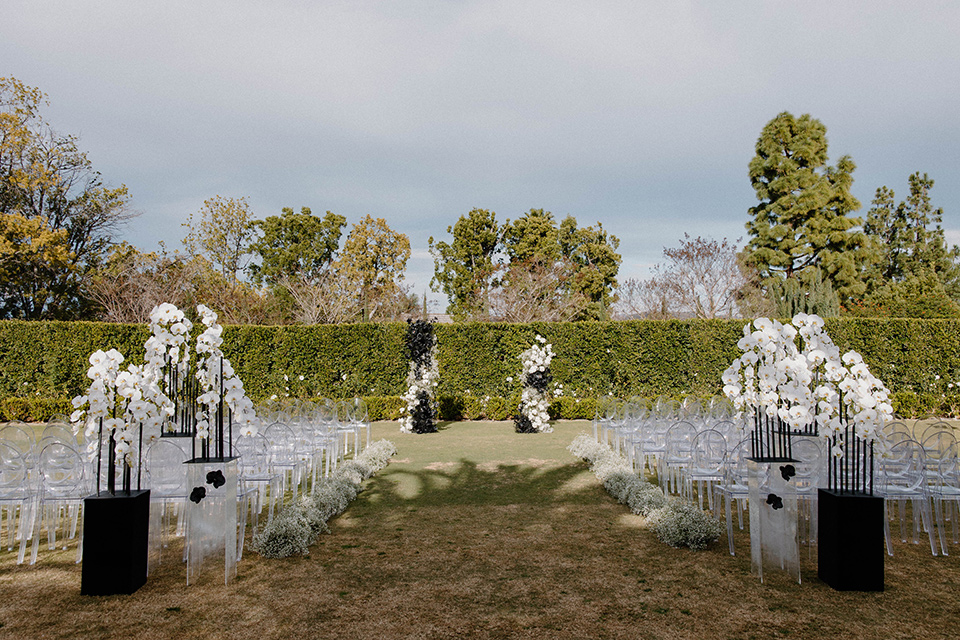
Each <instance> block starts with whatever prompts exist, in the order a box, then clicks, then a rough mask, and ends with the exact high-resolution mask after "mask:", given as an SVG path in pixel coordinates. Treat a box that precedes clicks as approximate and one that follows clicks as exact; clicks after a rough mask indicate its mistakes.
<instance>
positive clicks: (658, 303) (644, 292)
mask: <svg viewBox="0 0 960 640" xmlns="http://www.w3.org/2000/svg"><path fill="white" fill-rule="evenodd" d="M675 302H676V300H675V299H674V294H673V292H672V291H670V290H669V289H668V288H667V287H665V286H664V283H663V282H661V281H659V280H657V279H656V278H649V279H647V280H638V279H636V278H627V279H626V280H625V281H624V282H623V284H621V285H620V287H619V289H618V292H617V302H616V304H615V305H614V309H613V311H614V313H613V315H614V318H615V319H616V320H636V319H640V318H643V319H647V320H667V319H669V318H673V317H676V315H677V314H676V309H673V308H671V305H673V304H675Z"/></svg>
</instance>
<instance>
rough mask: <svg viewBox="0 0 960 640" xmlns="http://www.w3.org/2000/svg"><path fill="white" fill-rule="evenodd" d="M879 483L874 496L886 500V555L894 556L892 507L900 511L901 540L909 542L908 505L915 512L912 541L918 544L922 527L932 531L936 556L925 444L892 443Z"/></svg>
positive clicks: (881, 463)
mask: <svg viewBox="0 0 960 640" xmlns="http://www.w3.org/2000/svg"><path fill="white" fill-rule="evenodd" d="M878 466H879V474H878V477H879V482H878V483H875V485H874V490H873V492H874V495H879V496H880V497H882V498H883V499H884V501H883V508H884V519H883V534H884V537H885V539H886V543H887V554H889V555H891V556H892V555H893V544H892V540H891V537H890V516H891V511H892V508H893V507H896V508H897V509H898V510H899V514H900V539H901V540H902V541H903V542H906V541H907V530H906V517H905V515H906V505H907V503H908V502H909V503H910V505H911V507H912V511H913V518H912V520H913V543H914V544H918V543H919V533H920V531H921V527H922V530H923V531H926V532H927V533H928V534H929V538H930V552H931V553H932V554H933V555H937V548H936V546H935V544H934V534H933V528H934V527H933V513H932V510H931V508H930V489H929V487H928V485H927V476H926V456H925V455H924V452H923V447H922V446H921V445H920V443H918V442H916V441H915V440H901V441H900V442H897V443H895V444H893V445H892V446H890V447H889V448H888V449H887V451H886V452H884V454H883V455H881V456H880V462H879V465H878Z"/></svg>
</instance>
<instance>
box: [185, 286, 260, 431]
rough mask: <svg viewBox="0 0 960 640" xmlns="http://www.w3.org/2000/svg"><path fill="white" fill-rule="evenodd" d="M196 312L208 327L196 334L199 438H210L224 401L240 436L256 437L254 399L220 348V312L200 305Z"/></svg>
mask: <svg viewBox="0 0 960 640" xmlns="http://www.w3.org/2000/svg"><path fill="white" fill-rule="evenodd" d="M197 312H198V313H199V314H200V319H201V322H202V323H203V326H204V327H206V329H204V331H203V332H202V333H201V334H200V335H199V336H197V342H196V352H197V359H198V365H197V374H196V375H197V380H198V381H199V382H200V388H201V391H202V393H201V394H200V395H199V396H198V397H197V405H198V407H197V415H196V418H197V437H199V438H201V439H204V440H207V439H209V438H210V436H211V429H212V427H213V425H214V423H215V421H216V415H217V411H218V409H219V407H220V403H221V401H225V402H226V404H227V406H228V407H229V408H230V411H231V412H232V414H233V421H234V423H235V424H236V425H237V426H238V428H239V433H240V435H242V436H245V437H250V436H253V435H255V434H256V432H257V423H258V421H257V414H256V411H254V408H253V401H252V400H250V398H248V397H247V394H246V391H245V390H244V388H243V381H242V380H240V378H239V377H237V375H236V372H235V371H234V369H233V366H232V365H231V364H230V361H229V360H228V359H227V358H226V357H224V355H223V352H222V351H221V350H220V345H222V344H223V337H222V334H223V327H222V326H221V325H220V324H219V323H218V322H217V320H218V318H217V314H216V312H214V311H213V310H212V309H210V308H208V307H206V306H204V305H202V304H201V305H197ZM221 390H222V392H223V396H222V397H221V395H220V394H221Z"/></svg>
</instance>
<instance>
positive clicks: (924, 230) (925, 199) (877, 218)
mask: <svg viewBox="0 0 960 640" xmlns="http://www.w3.org/2000/svg"><path fill="white" fill-rule="evenodd" d="M908 182H909V184H910V195H909V196H908V197H907V198H906V200H903V201H902V202H900V203H899V204H895V202H896V194H895V193H894V192H893V190H892V189H890V188H888V187H886V186H882V187H880V188H878V189H877V192H876V195H875V196H874V198H873V201H872V205H873V206H872V207H871V208H870V211H869V212H868V213H867V222H866V224H864V231H865V232H866V233H867V235H868V237H869V238H870V240H871V241H872V243H873V246H874V250H875V252H876V254H877V256H878V259H877V260H876V261H875V262H874V263H873V264H872V265H871V268H870V270H869V272H868V276H869V278H868V286H869V287H870V293H872V292H874V291H877V290H879V289H881V288H883V287H885V286H887V285H888V284H891V283H901V282H904V281H906V280H907V279H908V278H910V277H911V276H916V277H920V276H923V275H924V274H928V273H929V274H933V275H934V276H936V278H937V279H938V280H939V281H940V284H941V285H942V288H943V290H944V292H945V293H946V294H947V295H948V296H949V297H950V298H952V299H953V300H960V267H958V266H957V263H956V261H957V258H958V257H960V249H958V248H957V247H956V246H954V247H951V248H949V249H948V248H947V244H946V240H945V238H944V234H943V229H942V228H941V226H940V223H941V221H942V219H943V209H941V208H937V209H934V208H933V205H932V204H931V201H930V190H931V189H932V188H933V179H931V178H930V177H929V176H927V174H926V173H924V174H923V175H921V174H920V172H919V171H918V172H916V173H914V174H912V175H911V176H910V177H909V179H908ZM911 289H915V290H918V291H919V290H920V289H921V288H920V287H911ZM929 289H930V287H929V286H926V287H925V288H924V291H927V292H929Z"/></svg>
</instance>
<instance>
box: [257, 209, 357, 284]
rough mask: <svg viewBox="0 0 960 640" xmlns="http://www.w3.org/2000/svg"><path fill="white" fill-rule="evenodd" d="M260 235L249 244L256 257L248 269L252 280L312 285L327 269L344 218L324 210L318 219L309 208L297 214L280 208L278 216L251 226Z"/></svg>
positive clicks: (338, 240)
mask: <svg viewBox="0 0 960 640" xmlns="http://www.w3.org/2000/svg"><path fill="white" fill-rule="evenodd" d="M253 224H254V227H255V228H256V229H257V230H258V231H259V232H260V233H261V234H262V235H261V236H260V237H259V238H258V239H257V240H256V242H254V243H253V244H252V245H251V247H250V248H251V251H252V252H253V253H254V254H256V255H257V256H259V257H260V263H259V264H253V265H251V266H250V271H251V275H252V276H253V279H254V281H256V282H260V283H266V284H277V283H278V282H280V281H281V280H284V279H287V280H300V281H303V282H305V283H311V284H312V283H315V282H316V281H317V280H318V279H319V278H320V276H321V275H322V274H323V273H325V272H326V271H328V270H329V269H330V265H331V264H332V263H333V261H334V258H335V257H336V255H337V250H338V249H339V248H340V236H341V235H343V229H344V227H346V226H347V219H346V218H345V217H343V216H339V215H337V214H335V213H331V212H330V211H327V213H326V214H325V215H324V216H323V217H322V218H320V217H318V216H315V215H313V212H312V211H311V210H310V208H309V207H301V208H300V213H294V212H293V209H291V208H289V207H284V208H283V209H281V214H280V215H279V216H267V217H266V218H265V219H263V220H257V221H256V222H254V223H253Z"/></svg>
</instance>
